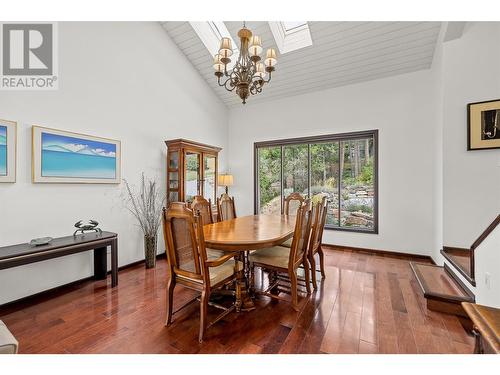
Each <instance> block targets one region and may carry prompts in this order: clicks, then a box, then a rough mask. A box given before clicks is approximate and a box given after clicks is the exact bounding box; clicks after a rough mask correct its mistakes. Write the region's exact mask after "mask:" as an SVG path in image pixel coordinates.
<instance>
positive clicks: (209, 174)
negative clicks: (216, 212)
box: [203, 155, 217, 203]
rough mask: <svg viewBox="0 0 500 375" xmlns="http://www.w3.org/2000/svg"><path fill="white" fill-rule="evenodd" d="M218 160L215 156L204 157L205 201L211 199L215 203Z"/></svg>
mask: <svg viewBox="0 0 500 375" xmlns="http://www.w3.org/2000/svg"><path fill="white" fill-rule="evenodd" d="M216 164H217V158H216V157H215V156H213V155H204V157H203V167H204V168H205V169H204V171H203V172H204V174H203V196H204V197H205V199H207V200H208V199H211V200H212V203H215V200H216V198H215V196H216V192H215V171H216Z"/></svg>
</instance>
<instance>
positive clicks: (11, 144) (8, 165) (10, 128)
mask: <svg viewBox="0 0 500 375" xmlns="http://www.w3.org/2000/svg"><path fill="white" fill-rule="evenodd" d="M16 133H17V124H16V123H15V122H13V121H7V120H0V182H16V146H17V145H16V142H17V135H16Z"/></svg>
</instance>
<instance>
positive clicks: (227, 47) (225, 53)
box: [219, 38, 233, 58]
mask: <svg viewBox="0 0 500 375" xmlns="http://www.w3.org/2000/svg"><path fill="white" fill-rule="evenodd" d="M219 54H220V55H221V57H226V58H227V57H230V56H231V55H232V54H233V47H232V43H231V38H222V39H221V41H220V49H219Z"/></svg>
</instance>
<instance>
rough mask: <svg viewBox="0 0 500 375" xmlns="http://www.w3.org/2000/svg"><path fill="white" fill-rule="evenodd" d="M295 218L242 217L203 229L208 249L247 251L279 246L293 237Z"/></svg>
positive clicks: (281, 216) (209, 225) (272, 216)
mask: <svg viewBox="0 0 500 375" xmlns="http://www.w3.org/2000/svg"><path fill="white" fill-rule="evenodd" d="M294 229H295V216H288V215H252V216H242V217H238V218H236V219H232V220H226V221H222V222H218V223H214V224H207V225H205V226H204V227H203V232H204V235H205V243H206V246H207V247H209V248H212V249H217V250H227V251H245V250H256V249H262V248H266V247H271V246H276V245H279V244H281V243H283V242H284V241H286V240H287V239H289V238H291V237H292V236H293V231H294Z"/></svg>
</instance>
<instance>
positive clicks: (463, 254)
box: [441, 246, 476, 286]
mask: <svg viewBox="0 0 500 375" xmlns="http://www.w3.org/2000/svg"><path fill="white" fill-rule="evenodd" d="M441 254H442V255H443V257H444V258H445V259H446V260H447V261H448V262H449V263H450V264H451V265H452V266H453V267H454V268H455V269H456V270H457V271H458V272H459V273H460V274H461V275H462V276H463V277H464V278H465V279H466V280H467V281H468V282H469V283H470V284H471V285H472V286H476V280H475V279H474V269H473V268H474V266H473V265H472V263H473V255H472V251H471V250H469V249H461V248H456V247H447V246H444V247H443V250H441Z"/></svg>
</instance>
